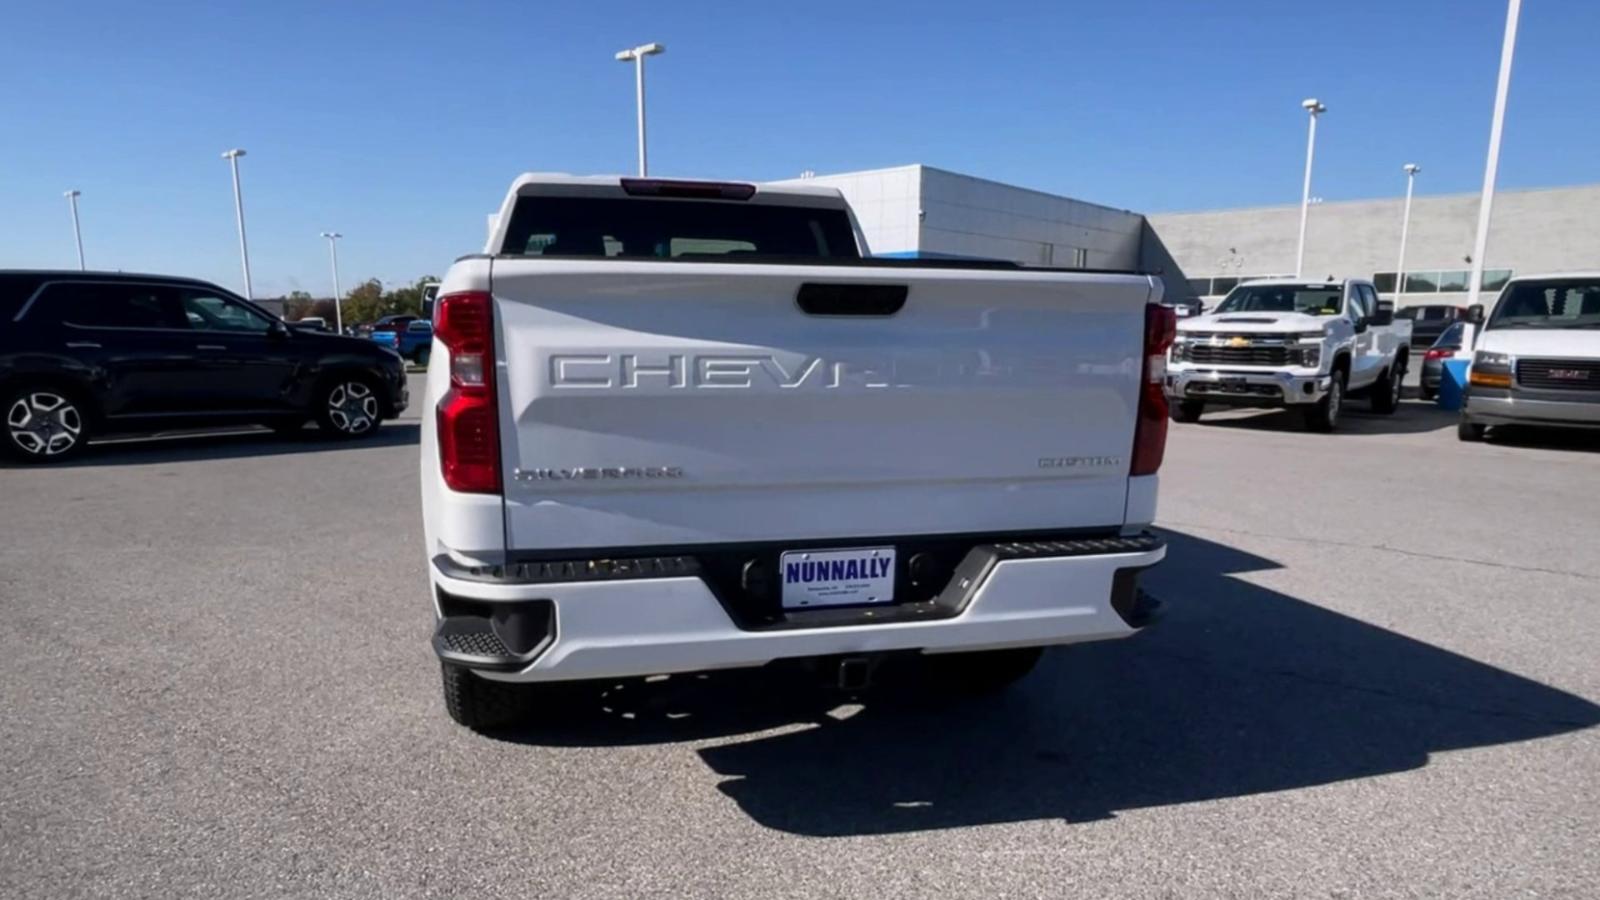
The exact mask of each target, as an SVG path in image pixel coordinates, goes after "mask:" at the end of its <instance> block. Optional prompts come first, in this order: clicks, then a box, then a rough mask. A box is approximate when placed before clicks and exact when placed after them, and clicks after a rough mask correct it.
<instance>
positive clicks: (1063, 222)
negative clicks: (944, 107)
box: [802, 165, 1144, 269]
mask: <svg viewBox="0 0 1600 900" xmlns="http://www.w3.org/2000/svg"><path fill="white" fill-rule="evenodd" d="M802 180H803V181H804V182H805V183H807V184H816V185H826V186H829V187H836V188H838V189H839V191H840V192H841V193H842V194H844V196H845V199H846V200H848V201H849V202H850V206H851V208H853V209H854V210H855V212H856V218H857V220H859V221H860V223H861V230H862V231H863V232H865V233H866V236H867V244H868V246H869V247H871V248H872V252H873V253H874V254H875V255H878V256H945V257H962V256H965V257H979V258H983V259H1005V260H1010V261H1012V262H1017V263H1021V264H1022V265H1028V266H1061V267H1068V268H1074V267H1076V268H1099V269H1133V268H1137V267H1138V265H1139V243H1140V235H1141V231H1142V229H1143V221H1144V220H1143V217H1141V216H1140V215H1138V214H1137V213H1131V212H1128V211H1126V210H1118V209H1111V208H1109V207H1105V206H1098V205H1096V204H1093V203H1084V202H1083V201H1081V200H1072V199H1069V198H1067V197H1058V196H1055V195H1054V194H1046V193H1044V192H1042V191H1033V190H1028V189H1027V188H1020V187H1015V186H1013V185H1009V184H1001V183H1000V182H997V181H989V180H988V179H984V178H974V177H972V176H970V175H962V174H959V173H956V172H949V171H945V170H944V169H936V168H933V167H932V166H924V165H910V166H898V167H895V168H891V169H872V170H869V171H864V172H845V173H842V174H839V175H819V176H816V177H813V178H808V179H802Z"/></svg>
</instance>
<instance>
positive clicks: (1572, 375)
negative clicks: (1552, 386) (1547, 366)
mask: <svg viewBox="0 0 1600 900" xmlns="http://www.w3.org/2000/svg"><path fill="white" fill-rule="evenodd" d="M1550 377H1551V378H1559V379H1561V380H1562V381H1586V380H1588V378H1589V373H1588V372H1585V371H1584V370H1582V369H1551V370H1550Z"/></svg>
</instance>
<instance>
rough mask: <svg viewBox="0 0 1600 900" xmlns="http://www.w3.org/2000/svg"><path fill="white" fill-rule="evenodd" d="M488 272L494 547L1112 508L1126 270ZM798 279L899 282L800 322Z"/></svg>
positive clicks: (828, 529) (791, 532)
mask: <svg viewBox="0 0 1600 900" xmlns="http://www.w3.org/2000/svg"><path fill="white" fill-rule="evenodd" d="M491 279H492V288H493V294H494V298H495V305H494V315H495V318H496V326H497V340H498V342H499V344H498V346H497V348H496V359H497V360H498V363H497V365H498V382H497V386H498V391H499V395H500V398H501V400H500V404H499V409H500V440H501V453H502V462H503V468H504V473H505V510H506V537H507V541H508V545H509V547H510V549H512V550H521V549H553V548H560V549H566V548H638V547H643V546H684V545H695V544H705V543H727V542H746V541H768V540H779V539H796V540H805V539H819V538H820V539H827V538H833V537H836V536H837V537H851V538H858V537H871V536H880V535H881V536H893V535H911V534H939V533H949V534H975V533H995V532H1008V531H1024V530H1036V529H1037V530H1062V529H1071V528H1080V527H1081V528H1089V527H1105V526H1117V525H1120V524H1121V523H1122V522H1123V517H1124V508H1125V503H1126V498H1127V478H1128V467H1129V451H1130V449H1131V447H1132V442H1133V433H1134V420H1135V415H1136V411H1137V404H1138V393H1139V383H1140V377H1141V374H1140V373H1141V366H1142V362H1143V360H1142V357H1141V354H1142V346H1143V343H1142V336H1143V329H1144V306H1145V303H1146V302H1147V301H1148V300H1150V299H1152V284H1151V280H1150V279H1149V278H1147V277H1144V276H1134V275H1107V274H1094V273H1065V272H1059V271H1054V272H1050V271H1030V270H1026V269H1022V270H985V269H940V268H901V267H888V266H882V267H880V266H871V265H867V266H815V265H770V264H756V263H694V262H649V261H640V262H632V261H618V260H561V259H551V258H545V259H526V260H508V259H505V258H499V259H496V260H495V261H494V262H493V268H492V275H491ZM807 284H811V285H848V286H850V287H847V288H844V289H843V302H844V303H845V305H846V308H847V309H848V308H853V307H851V303H852V302H853V301H854V299H855V298H856V297H857V295H858V294H860V295H866V294H870V293H872V291H871V289H870V288H868V287H865V286H878V287H879V288H883V287H888V288H890V291H889V293H890V294H891V295H892V294H893V293H894V291H893V288H896V287H900V286H903V287H904V288H905V289H906V294H905V301H904V305H903V307H901V308H899V310H898V311H897V312H895V313H893V314H892V315H852V314H844V315H838V314H816V312H815V311H813V312H807V311H806V310H804V309H802V308H801V306H800V304H799V303H798V302H797V295H798V294H799V292H800V290H801V287H802V285H807ZM811 290H817V289H811ZM822 290H823V292H824V293H826V292H827V290H828V289H822ZM880 295H881V292H880V294H875V295H874V296H880Z"/></svg>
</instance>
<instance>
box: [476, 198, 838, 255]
mask: <svg viewBox="0 0 1600 900" xmlns="http://www.w3.org/2000/svg"><path fill="white" fill-rule="evenodd" d="M501 252H502V253H505V254H509V255H515V256H561V257H581V258H590V259H604V258H617V259H707V258H717V257H722V258H729V259H738V258H752V257H815V258H848V259H855V258H856V257H857V256H858V255H859V254H858V253H857V250H856V243H855V233H854V232H853V231H852V230H851V228H850V219H849V217H848V216H847V215H846V214H845V213H844V211H843V210H839V209H820V208H811V207H803V206H771V205H766V204H760V203H743V202H734V201H727V202H717V201H703V200H674V199H656V198H620V197H615V198H614V197H523V198H522V199H520V200H518V201H517V205H516V206H515V207H514V208H513V209H512V211H511V223H510V225H509V226H508V228H507V231H506V240H505V246H504V249H503V250H502V251H501Z"/></svg>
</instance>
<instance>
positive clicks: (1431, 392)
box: [1422, 385, 1439, 400]
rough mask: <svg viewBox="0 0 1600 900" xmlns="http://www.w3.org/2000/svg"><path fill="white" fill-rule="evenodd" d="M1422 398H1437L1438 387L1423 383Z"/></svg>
mask: <svg viewBox="0 0 1600 900" xmlns="http://www.w3.org/2000/svg"><path fill="white" fill-rule="evenodd" d="M1422 399H1424V400H1437V399H1439V389H1438V388H1432V387H1428V386H1427V385H1423V386H1422Z"/></svg>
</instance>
